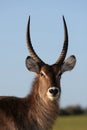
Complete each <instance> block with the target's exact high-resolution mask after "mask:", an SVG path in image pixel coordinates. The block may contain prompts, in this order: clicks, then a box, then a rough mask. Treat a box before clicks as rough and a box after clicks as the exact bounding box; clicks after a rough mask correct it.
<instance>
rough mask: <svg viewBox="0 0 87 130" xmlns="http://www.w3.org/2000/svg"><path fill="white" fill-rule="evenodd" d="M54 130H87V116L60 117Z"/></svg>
mask: <svg viewBox="0 0 87 130" xmlns="http://www.w3.org/2000/svg"><path fill="white" fill-rule="evenodd" d="M53 130H87V115H79V116H62V117H59V118H58V119H57V121H56V122H55V125H54V127H53Z"/></svg>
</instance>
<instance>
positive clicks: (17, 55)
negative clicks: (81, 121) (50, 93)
mask: <svg viewBox="0 0 87 130" xmlns="http://www.w3.org/2000/svg"><path fill="white" fill-rule="evenodd" d="M86 13H87V1H86V0H80V1H79V0H73V1H70V0H53V1H52V0H44V1H41V0H37V1H34V0H23V1H21V0H19V1H12V0H7V1H6V0H3V1H0V95H7V96H8V95H9V96H11V95H13V96H18V97H24V96H26V95H27V94H28V93H29V92H30V89H31V84H32V80H33V78H34V74H33V73H31V72H28V71H27V69H26V67H25V58H26V57H27V56H28V55H29V53H28V50H27V47H26V26H27V21H28V17H29V15H30V16H31V39H32V44H33V47H34V49H35V50H36V52H37V54H38V55H39V56H40V57H41V58H42V59H43V60H44V61H45V62H47V63H48V64H53V63H54V62H55V61H56V59H57V58H58V56H59V54H60V52H61V49H62V46H63V39H64V29H63V21H62V15H64V16H65V19H66V23H67V27H68V33H69V49H68V53H67V57H68V56H70V55H72V54H74V55H75V56H76V58H77V63H76V66H75V68H74V70H72V71H71V72H66V73H64V75H63V76H62V80H61V87H62V94H61V100H60V106H61V108H65V107H67V106H70V105H71V106H76V105H79V106H81V107H82V108H84V109H85V108H86V107H87V86H86V84H87V82H86V81H87V68H86V66H87V59H86V56H87V14H86Z"/></svg>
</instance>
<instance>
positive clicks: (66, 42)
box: [55, 16, 68, 64]
mask: <svg viewBox="0 0 87 130" xmlns="http://www.w3.org/2000/svg"><path fill="white" fill-rule="evenodd" d="M63 24H64V44H63V49H62V52H61V54H60V56H59V58H58V60H57V61H56V63H55V64H59V63H60V64H62V63H63V61H64V59H65V57H66V54H67V50H68V30H67V25H66V21H65V18H64V16H63Z"/></svg>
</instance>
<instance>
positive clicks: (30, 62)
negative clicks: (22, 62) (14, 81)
mask: <svg viewBox="0 0 87 130" xmlns="http://www.w3.org/2000/svg"><path fill="white" fill-rule="evenodd" d="M26 67H27V69H28V70H29V71H32V72H36V73H39V71H40V67H39V65H38V63H37V62H36V61H35V60H34V59H33V58H32V57H30V56H28V57H27V58H26Z"/></svg>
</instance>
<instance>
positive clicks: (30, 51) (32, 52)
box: [26, 16, 44, 64]
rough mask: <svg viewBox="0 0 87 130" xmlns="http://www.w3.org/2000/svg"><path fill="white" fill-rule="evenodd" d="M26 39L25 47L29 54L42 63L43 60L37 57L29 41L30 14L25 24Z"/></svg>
mask: <svg viewBox="0 0 87 130" xmlns="http://www.w3.org/2000/svg"><path fill="white" fill-rule="evenodd" d="M26 40H27V47H28V50H29V53H30V56H31V57H32V58H33V59H34V60H35V61H36V62H38V63H41V64H44V62H43V61H42V60H41V59H40V58H39V57H38V55H37V54H36V52H35V51H34V49H33V46H32V43H31V38H30V16H29V19H28V24H27V32H26Z"/></svg>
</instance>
